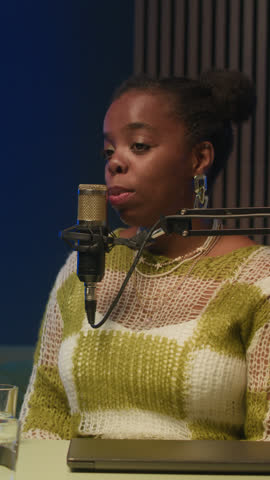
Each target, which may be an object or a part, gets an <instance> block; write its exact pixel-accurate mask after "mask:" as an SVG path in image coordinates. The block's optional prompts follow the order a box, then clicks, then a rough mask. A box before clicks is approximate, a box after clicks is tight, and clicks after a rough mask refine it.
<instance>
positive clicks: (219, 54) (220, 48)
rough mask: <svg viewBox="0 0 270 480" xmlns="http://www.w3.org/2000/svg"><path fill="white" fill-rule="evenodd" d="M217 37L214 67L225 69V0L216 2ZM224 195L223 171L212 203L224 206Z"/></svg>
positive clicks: (214, 190)
mask: <svg viewBox="0 0 270 480" xmlns="http://www.w3.org/2000/svg"><path fill="white" fill-rule="evenodd" d="M215 14H216V15H215V19H214V22H215V29H214V33H215V38H212V49H213V52H214V54H215V55H214V58H213V60H214V65H213V67H215V68H218V69H223V68H224V67H225V26H226V23H225V21H224V20H225V18H226V5H225V0H219V1H218V2H216V12H215ZM223 196H224V173H223V172H221V173H220V174H219V176H218V178H217V180H216V182H215V187H214V189H213V193H212V205H213V206H216V207H218V208H219V207H222V206H223V205H224V202H223Z"/></svg>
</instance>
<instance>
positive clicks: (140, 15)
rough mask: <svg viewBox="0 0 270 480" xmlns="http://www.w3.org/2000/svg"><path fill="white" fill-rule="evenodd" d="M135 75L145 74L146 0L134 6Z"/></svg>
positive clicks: (141, 0) (137, 2) (139, 0)
mask: <svg viewBox="0 0 270 480" xmlns="http://www.w3.org/2000/svg"><path fill="white" fill-rule="evenodd" d="M134 7H135V8H134V63H133V65H134V67H133V68H134V73H135V74H139V73H142V72H144V61H145V53H144V50H145V28H144V25H145V17H144V15H145V0H136V3H135V4H134Z"/></svg>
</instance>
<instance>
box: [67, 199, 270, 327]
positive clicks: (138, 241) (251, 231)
mask: <svg viewBox="0 0 270 480" xmlns="http://www.w3.org/2000/svg"><path fill="white" fill-rule="evenodd" d="M198 218H205V219H209V220H214V219H221V220H227V219H238V220H240V219H243V218H246V219H255V218H270V207H258V208H257V207H247V208H217V209H216V208H193V209H186V208H183V209H181V210H180V212H179V213H178V214H177V215H167V216H161V217H160V219H159V220H158V221H157V222H156V223H155V225H153V226H152V227H151V228H150V229H148V230H147V229H144V230H142V231H141V232H139V233H138V234H137V235H135V236H134V237H132V238H129V239H128V238H118V237H116V236H115V235H114V234H113V232H110V233H107V232H106V231H101V232H99V233H97V232H96V231H94V230H91V227H90V226H89V225H87V226H85V225H80V224H76V225H73V226H72V227H70V228H67V229H65V230H63V231H62V232H60V238H61V239H63V240H65V242H66V243H68V245H69V246H70V247H71V248H72V249H73V250H75V251H78V252H86V251H89V252H91V251H93V252H94V251H95V248H96V245H97V244H100V243H102V244H103V249H104V252H109V251H110V250H111V249H112V248H113V247H114V246H115V245H125V246H127V247H128V248H131V249H133V250H138V253H137V255H136V257H135V259H134V261H133V263H132V265H131V267H130V269H129V272H128V273H127V276H126V278H125V280H124V282H123V284H122V286H121V288H120V290H119V292H118V294H117V296H116V297H115V299H114V301H113V302H112V304H111V306H110V308H109V310H108V311H107V313H106V314H105V316H104V317H103V319H102V320H101V321H100V322H99V323H98V324H93V322H92V321H91V322H90V324H91V327H92V328H99V327H101V325H103V324H104V323H105V321H106V320H107V318H108V317H109V316H110V314H111V312H112V310H113V309H114V307H115V306H116V304H117V303H118V301H119V298H120V297H121V295H122V293H123V291H124V289H125V287H126V285H127V283H128V281H129V279H130V277H131V274H132V273H133V271H134V269H135V267H136V265H137V263H138V261H139V259H140V257H141V254H142V252H143V249H144V248H145V247H146V246H149V245H151V243H153V242H154V241H155V239H156V238H158V237H160V236H161V235H164V234H165V235H169V234H171V233H177V234H178V235H181V236H183V237H188V236H221V235H239V234H242V235H257V234H262V235H270V228H267V227H262V228H231V229H230V228H228V229H222V230H212V229H211V230H209V229H202V230H194V229H192V220H193V219H198Z"/></svg>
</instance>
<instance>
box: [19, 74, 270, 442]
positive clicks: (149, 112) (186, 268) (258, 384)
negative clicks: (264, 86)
mask: <svg viewBox="0 0 270 480" xmlns="http://www.w3.org/2000/svg"><path fill="white" fill-rule="evenodd" d="M254 104H255V95H254V91H253V88H252V86H251V85H250V83H249V81H248V80H247V79H246V77H244V76H243V75H241V74H239V73H236V72H209V73H208V74H205V75H203V76H202V78H201V80H200V81H194V80H188V79H164V80H160V81H159V80H154V79H147V78H144V77H141V78H132V79H130V80H128V81H127V82H126V83H125V84H124V85H122V86H121V87H120V89H119V90H118V91H117V92H116V94H115V96H114V99H113V101H112V103H111V105H110V107H109V109H108V111H107V113H106V116H105V120H104V138H105V141H104V156H105V159H106V168H105V176H106V183H107V186H108V196H109V201H110V202H111V204H112V205H113V207H114V208H115V209H117V211H118V212H119V215H120V217H121V218H122V220H123V221H124V222H125V223H126V224H127V225H129V226H130V228H127V229H122V230H120V231H119V232H118V234H119V235H121V236H123V237H131V236H133V235H134V234H136V232H137V231H138V229H139V228H142V227H144V228H149V227H150V226H152V225H153V224H154V223H155V222H156V220H158V218H159V217H160V215H170V214H175V213H176V212H177V211H178V210H179V209H180V208H181V207H187V208H191V207H192V206H193V203H194V201H196V205H198V197H197V198H196V195H195V194H194V192H193V190H192V183H193V178H194V177H196V176H203V175H207V176H208V181H209V183H210V187H211V185H212V183H213V181H214V178H215V176H216V175H217V173H218V172H219V171H220V169H221V168H222V167H223V166H224V165H225V163H226V161H227V159H228V156H229V154H230V153H231V150H232V143H233V141H232V126H231V122H232V121H234V122H237V123H240V122H242V121H245V120H246V119H247V118H248V117H249V115H250V114H251V113H252V111H253V108H254ZM200 178H203V177H200ZM202 201H203V200H202ZM194 226H195V227H196V228H203V226H204V225H203V223H202V222H201V221H199V220H197V222H196V225H194ZM215 226H216V225H215ZM133 259H134V253H133V251H132V250H130V249H128V248H126V247H124V246H117V247H114V249H113V250H112V251H111V252H110V253H109V254H108V255H107V258H106V273H105V277H104V279H103V281H102V282H101V284H100V285H99V287H98V303H97V314H96V323H98V321H99V320H101V319H102V318H103V316H104V314H105V313H106V311H107V310H108V308H109V306H110V304H111V302H112V301H113V299H114V298H115V296H116V294H117V292H118V290H119V288H120V286H121V284H122V282H123V280H124V278H125V276H126V273H127V271H128V270H129V268H130V266H131V264H132V262H133ZM269 266H270V254H269V249H268V248H267V247H261V246H258V245H255V244H254V242H252V241H251V240H249V239H248V238H242V237H226V236H224V237H209V238H207V239H205V237H203V236H201V237H190V238H188V239H186V238H183V237H181V236H178V235H175V234H171V235H169V236H167V235H166V236H165V235H164V236H161V237H159V238H158V239H157V240H156V241H155V242H154V243H153V244H152V245H151V246H150V247H148V248H146V249H145V251H144V253H143V257H142V260H141V262H140V263H139V264H138V266H137V268H136V271H135V272H134V273H133V275H132V277H131V279H130V281H129V283H128V285H127V287H126V289H125V291H124V293H123V295H122V297H121V299H120V301H119V303H118V305H117V306H116V308H115V309H114V311H113V312H112V314H111V316H110V318H109V319H108V320H107V322H106V323H105V324H104V325H103V326H102V328H101V329H99V330H92V329H91V327H90V326H89V325H88V322H87V319H86V316H85V311H84V291H83V285H82V284H81V282H79V280H78V278H77V276H76V254H72V255H71V256H70V257H69V259H68V260H67V263H66V265H65V266H64V267H63V269H62V270H61V271H60V273H59V275H58V277H57V280H56V283H55V286H54V288H53V290H52V293H51V296H50V299H49V302H48V306H47V309H46V313H45V316H44V320H43V323H42V327H41V331H40V336H39V343H38V346H37V350H36V356H35V365H34V369H33V373H32V377H31V381H30V384H29V388H28V391H27V394H26V397H25V401H24V405H23V408H22V412H21V420H22V424H23V425H22V428H23V432H24V434H25V435H26V436H28V437H32V438H71V437H74V436H79V435H87V436H88V435H97V436H101V437H104V438H110V437H111V438H164V439H250V440H251V439H252V440H254V439H261V440H269V439H270V437H269V429H270V420H269V372H270V369H269V358H270V355H269V351H270V347H269V332H270V329H269V321H270V307H269V293H270V277H269Z"/></svg>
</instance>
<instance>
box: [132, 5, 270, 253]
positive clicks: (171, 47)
mask: <svg viewBox="0 0 270 480" xmlns="http://www.w3.org/2000/svg"><path fill="white" fill-rule="evenodd" d="M269 3H270V2H269V0H260V1H258V0H135V57H136V56H140V57H144V59H142V58H140V59H138V58H137V59H136V58H135V61H134V66H135V67H134V69H135V71H136V73H138V71H144V72H146V73H150V74H153V75H157V76H159V75H162V76H167V75H170V74H174V75H178V76H182V75H188V76H192V77H197V76H198V74H199V73H200V71H205V70H208V69H209V68H211V67H216V68H228V69H233V70H240V71H243V72H245V73H247V74H248V76H249V77H251V78H253V79H255V80H256V85H257V93H258V102H257V112H256V118H255V120H253V121H249V122H248V123H246V124H244V125H243V126H242V127H241V128H235V146H234V152H233V154H232V155H231V157H230V159H229V162H228V165H227V167H226V169H225V172H224V174H223V175H220V177H219V178H218V180H217V183H216V186H215V188H214V191H213V196H212V203H211V206H216V207H218V206H224V207H233V206H254V205H257V206H262V205H270V190H269V189H268V188H267V186H268V185H269V183H270V166H269V160H268V158H269V155H270V140H269V139H268V136H269V135H270V85H269V81H270V59H268V56H267V48H268V46H269V47H270V32H269V28H270V27H268V26H267V19H268V13H270V5H269ZM142 10H143V11H144V16H143V15H142ZM136 22H137V23H136ZM139 24H140V25H141V30H140V27H139ZM145 25H146V28H145ZM145 32H146V33H145ZM142 38H144V49H143V48H142V43H143V41H142ZM142 69H143V70H142ZM265 173H266V174H267V179H265V178H264V174H265ZM233 223H235V222H233ZM254 223H255V224H258V223H259V224H260V225H261V224H262V223H263V222H262V221H261V220H259V221H256V222H254ZM268 223H269V224H270V222H268ZM245 224H248V225H249V222H247V221H241V226H244V225H245ZM269 226H270V225H269ZM257 239H258V237H257ZM261 239H262V238H261V237H260V241H261ZM267 243H268V244H270V236H268V237H267Z"/></svg>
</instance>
